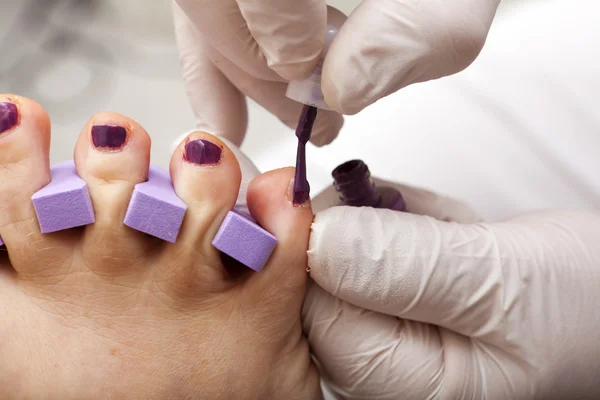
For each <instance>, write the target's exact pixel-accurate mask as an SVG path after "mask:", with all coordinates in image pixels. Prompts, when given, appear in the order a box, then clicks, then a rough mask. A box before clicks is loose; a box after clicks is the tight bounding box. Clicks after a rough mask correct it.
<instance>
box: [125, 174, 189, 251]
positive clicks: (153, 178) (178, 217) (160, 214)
mask: <svg viewBox="0 0 600 400" xmlns="http://www.w3.org/2000/svg"><path fill="white" fill-rule="evenodd" d="M186 211H187V205H186V204H185V203H184V202H183V201H182V200H181V199H180V198H179V197H177V194H175V189H174V188H173V183H172V182H171V176H170V175H169V172H167V171H165V170H163V169H162V168H159V167H157V166H154V165H151V166H150V169H149V171H148V180H147V181H146V182H143V183H140V184H137V185H136V186H135V189H134V190H133V195H132V196H131V200H130V201H129V207H128V208H127V213H126V214H125V220H124V221H123V223H124V224H125V225H127V226H128V227H130V228H133V229H135V230H137V231H140V232H144V233H147V234H148V235H152V236H154V237H157V238H159V239H162V240H166V241H167V242H171V243H174V242H175V241H176V240H177V236H178V235H179V229H180V228H181V224H182V223H183V217H184V216H185V212H186Z"/></svg>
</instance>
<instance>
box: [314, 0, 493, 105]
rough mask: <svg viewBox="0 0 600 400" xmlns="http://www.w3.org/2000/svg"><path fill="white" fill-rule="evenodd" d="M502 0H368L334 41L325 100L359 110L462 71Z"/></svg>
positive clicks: (326, 70) (326, 68)
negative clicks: (414, 87) (408, 89)
mask: <svg viewBox="0 0 600 400" xmlns="http://www.w3.org/2000/svg"><path fill="white" fill-rule="evenodd" d="M499 2H500V1H499V0H459V1H455V2H453V3H452V7H448V5H447V3H446V2H443V1H435V0H429V1H412V0H388V1H385V2H382V1H381V0H364V1H363V2H362V3H361V4H360V5H359V6H358V7H357V8H356V9H355V10H354V12H353V13H352V14H351V15H350V17H349V18H348V20H347V21H346V23H345V24H344V26H343V27H342V29H341V30H340V32H339V34H338V36H337V37H336V40H335V41H334V42H333V44H332V45H331V48H330V49H329V53H328V55H327V58H326V60H325V64H324V68H323V92H324V95H325V101H326V102H327V104H328V105H329V106H330V107H332V108H333V109H335V110H337V111H339V112H341V113H342V114H355V113H357V112H359V111H360V110H362V109H363V108H365V107H367V106H368V105H370V104H372V103H374V102H375V101H377V100H379V99H380V98H382V97H385V96H387V95H389V94H392V93H394V92H396V91H397V90H399V89H401V88H402V87H405V86H407V85H410V84H412V83H416V82H423V81H427V80H431V79H436V78H439V77H442V76H446V75H450V74H453V73H456V72H459V71H461V70H463V69H464V68H466V67H467V66H468V65H469V64H471V63H472V62H473V60H474V59H475V58H476V57H477V56H478V55H479V52H480V51H481V48H482V47H483V44H484V43H485V39H486V36H487V33H488V31H489V28H490V25H491V23H492V20H493V18H494V15H495V12H496V8H497V7H498V4H499Z"/></svg>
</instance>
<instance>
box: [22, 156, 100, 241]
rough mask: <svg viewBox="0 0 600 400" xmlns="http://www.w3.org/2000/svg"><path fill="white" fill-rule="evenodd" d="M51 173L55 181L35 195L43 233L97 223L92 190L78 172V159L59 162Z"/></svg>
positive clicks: (34, 203)
mask: <svg viewBox="0 0 600 400" xmlns="http://www.w3.org/2000/svg"><path fill="white" fill-rule="evenodd" d="M50 173H51V177H52V181H51V182H50V183H49V184H48V185H47V186H45V187H44V188H42V189H41V190H39V191H37V192H36V193H35V194H34V195H33V196H31V200H32V202H33V207H34V208H35V212H36V214H37V217H38V221H39V223H40V229H41V231H42V233H50V232H57V231H62V230H65V229H69V228H74V227H77V226H83V225H88V224H93V223H94V222H95V220H96V218H95V215H94V207H93V205H92V199H91V197H90V192H89V190H88V187H87V185H86V183H85V181H84V180H83V179H81V178H80V177H79V175H77V171H76V169H75V163H74V162H73V161H65V162H62V163H58V164H55V165H54V166H53V167H52V168H51V169H50Z"/></svg>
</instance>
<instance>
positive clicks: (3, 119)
mask: <svg viewBox="0 0 600 400" xmlns="http://www.w3.org/2000/svg"><path fill="white" fill-rule="evenodd" d="M18 123H19V110H18V109H17V106H16V105H15V104H13V103H8V102H1V103H0V133H3V132H6V131H7V130H9V129H12V128H14V127H15V126H16V125H17V124H18Z"/></svg>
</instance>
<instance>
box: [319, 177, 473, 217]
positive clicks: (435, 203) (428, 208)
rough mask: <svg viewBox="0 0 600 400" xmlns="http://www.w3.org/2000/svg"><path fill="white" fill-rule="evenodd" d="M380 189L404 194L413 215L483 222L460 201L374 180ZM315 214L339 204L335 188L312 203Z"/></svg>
mask: <svg viewBox="0 0 600 400" xmlns="http://www.w3.org/2000/svg"><path fill="white" fill-rule="evenodd" d="M373 182H374V183H375V185H376V186H378V187H384V186H385V187H394V188H396V189H398V190H399V191H400V193H402V196H403V197H404V201H405V202H406V208H407V210H408V212H410V213H411V214H418V215H428V216H430V217H433V218H435V219H439V220H440V221H455V222H460V223H463V224H467V223H474V222H481V221H482V218H481V217H480V216H479V215H478V214H477V213H476V212H475V210H473V208H471V207H470V206H469V205H468V204H466V203H465V202H463V201H460V200H458V199H454V198H452V197H448V196H442V195H439V194H437V193H434V192H432V191H430V190H427V189H423V188H418V187H414V186H409V185H405V184H401V183H394V182H390V181H386V180H383V179H379V178H373ZM311 203H312V206H313V211H314V212H319V211H322V210H325V209H327V208H330V207H333V206H335V205H337V204H339V194H338V192H336V190H335V188H334V187H333V186H329V187H328V188H326V189H325V190H324V191H322V192H320V193H319V194H318V195H316V196H315V197H314V199H312V201H311Z"/></svg>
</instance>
